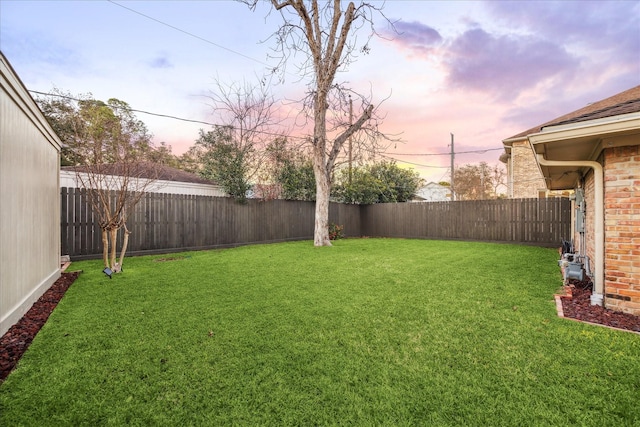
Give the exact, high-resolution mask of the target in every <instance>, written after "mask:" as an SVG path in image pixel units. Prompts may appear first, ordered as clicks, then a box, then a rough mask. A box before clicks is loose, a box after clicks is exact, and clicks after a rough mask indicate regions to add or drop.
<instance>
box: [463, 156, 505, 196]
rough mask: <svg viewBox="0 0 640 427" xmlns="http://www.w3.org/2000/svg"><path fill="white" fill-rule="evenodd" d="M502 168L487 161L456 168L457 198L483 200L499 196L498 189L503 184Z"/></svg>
mask: <svg viewBox="0 0 640 427" xmlns="http://www.w3.org/2000/svg"><path fill="white" fill-rule="evenodd" d="M504 177H505V174H504V169H502V168H501V167H500V166H499V165H495V166H490V165H488V164H487V162H481V163H479V164H466V165H464V166H461V167H459V168H456V170H455V175H454V182H455V194H456V199H457V200H483V199H495V198H497V197H499V194H498V190H499V188H500V187H501V186H502V185H504Z"/></svg>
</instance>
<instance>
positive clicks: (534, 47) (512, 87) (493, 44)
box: [443, 28, 579, 100]
mask: <svg viewBox="0 0 640 427" xmlns="http://www.w3.org/2000/svg"><path fill="white" fill-rule="evenodd" d="M443 63H444V65H445V68H446V70H447V72H448V82H449V83H450V84H451V85H452V86H454V87H457V88H463V89H474V90H478V91H483V92H486V93H489V94H492V95H494V96H495V97H497V98H499V99H503V100H504V99H509V98H512V99H514V98H517V97H518V96H519V94H520V93H521V92H522V91H524V90H527V89H530V88H532V87H535V86H536V85H538V84H539V83H542V82H544V81H545V80H549V79H558V78H560V79H563V80H564V79H566V78H567V77H569V76H571V75H573V73H574V72H575V70H576V68H577V67H578V65H579V60H578V59H577V58H575V57H573V56H572V55H570V54H569V53H568V52H567V51H566V50H565V49H564V48H562V47H561V46H559V45H557V44H554V43H552V42H549V41H546V40H543V39H539V38H537V37H534V36H517V35H503V36H496V35H493V34H489V33H488V32H486V31H485V30H483V29H481V28H474V29H471V30H468V31H466V32H465V33H463V34H462V35H461V36H459V37H457V38H456V39H454V40H453V41H451V42H450V44H449V46H448V48H447V51H446V53H444V56H443Z"/></svg>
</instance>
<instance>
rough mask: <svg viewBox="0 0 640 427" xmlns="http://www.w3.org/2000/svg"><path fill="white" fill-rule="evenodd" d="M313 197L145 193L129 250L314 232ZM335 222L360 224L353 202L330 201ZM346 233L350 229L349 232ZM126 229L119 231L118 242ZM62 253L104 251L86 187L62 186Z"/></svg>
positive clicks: (131, 225) (131, 222) (132, 223)
mask: <svg viewBox="0 0 640 427" xmlns="http://www.w3.org/2000/svg"><path fill="white" fill-rule="evenodd" d="M314 215H315V203H313V202H299V201H285V200H272V201H266V202H263V201H258V200H249V201H248V203H247V204H244V205H243V204H239V203H237V202H236V201H234V200H233V199H231V198H227V197H210V196H194V195H181V194H160V193H147V194H145V195H144V197H143V198H142V200H141V201H140V203H138V205H136V208H135V211H134V212H133V213H131V214H130V215H129V219H128V221H127V228H128V229H129V230H130V231H131V235H130V236H129V244H128V248H127V252H128V253H153V252H171V251H180V250H193V249H207V248H216V247H228V246H237V245H243V244H250V243H268V242H280V241H287V240H304V239H312V238H313V226H314ZM329 216H330V220H331V221H332V222H335V223H336V224H344V226H345V230H358V231H359V230H360V223H359V221H360V210H359V208H358V206H355V205H342V204H335V203H332V204H331V205H330V207H329ZM347 234H348V232H347ZM121 239H122V230H120V232H119V233H118V247H120V242H121ZM61 245H62V254H68V255H70V256H72V257H73V258H74V259H76V260H78V259H85V258H95V257H96V255H99V254H102V233H101V231H100V226H99V224H98V221H97V218H96V216H95V215H94V214H93V212H92V209H91V206H90V204H89V202H88V200H87V196H86V192H85V190H82V189H77V188H62V189H61Z"/></svg>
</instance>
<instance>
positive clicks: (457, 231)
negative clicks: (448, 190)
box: [361, 198, 571, 246]
mask: <svg viewBox="0 0 640 427" xmlns="http://www.w3.org/2000/svg"><path fill="white" fill-rule="evenodd" d="M361 223H362V225H363V230H362V232H363V234H366V235H369V236H384V237H410V238H426V239H462V240H482V241H493V242H514V243H525V244H532V245H541V246H559V245H560V242H561V240H562V239H563V238H564V239H570V238H571V202H570V201H569V199H566V198H552V199H500V200H473V201H459V202H432V203H395V204H392V203H385V204H376V205H369V206H363V213H362V217H361Z"/></svg>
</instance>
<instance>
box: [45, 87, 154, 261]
mask: <svg viewBox="0 0 640 427" xmlns="http://www.w3.org/2000/svg"><path fill="white" fill-rule="evenodd" d="M38 104H39V105H40V107H41V109H42V110H43V112H44V114H45V116H46V117H47V119H48V120H49V122H50V123H51V124H52V126H53V128H54V129H56V132H57V133H58V136H59V137H60V139H61V140H62V141H63V144H64V145H65V149H66V153H67V161H68V162H69V163H72V165H71V166H69V167H70V168H71V169H72V170H74V171H75V172H76V180H77V183H78V185H79V187H81V188H83V189H84V190H85V192H86V195H87V199H88V201H89V203H90V205H91V207H92V210H93V212H94V214H95V215H96V216H97V217H98V223H99V224H100V229H101V231H102V243H103V261H104V266H105V267H108V268H110V269H111V270H112V271H114V272H119V271H120V270H121V268H122V263H123V260H124V256H125V253H126V251H127V245H128V241H129V235H130V234H131V232H130V231H129V230H128V229H127V225H126V224H127V218H128V216H129V214H130V213H131V212H132V211H133V209H134V207H135V205H136V204H137V203H138V202H139V201H140V199H141V198H142V197H143V196H144V194H145V192H146V191H147V190H148V189H149V188H150V186H152V185H153V184H154V183H155V180H156V177H157V169H156V164H154V163H152V162H150V161H147V160H148V159H150V158H153V156H154V149H153V146H152V144H151V135H150V134H149V133H148V132H147V128H146V126H145V125H144V123H142V122H141V121H139V120H137V119H136V118H135V115H134V114H133V112H132V111H131V108H130V107H129V105H128V104H127V103H125V102H122V101H119V100H117V99H110V100H109V101H108V102H107V103H104V102H102V101H97V100H95V99H93V98H91V96H90V95H85V96H81V97H79V98H77V97H72V96H70V95H64V94H62V93H60V92H59V91H58V93H57V95H56V98H54V99H52V100H45V99H39V100H38ZM120 229H123V230H124V235H123V239H122V247H121V250H120V258H119V259H118V260H117V259H116V239H117V235H118V230H120Z"/></svg>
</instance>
